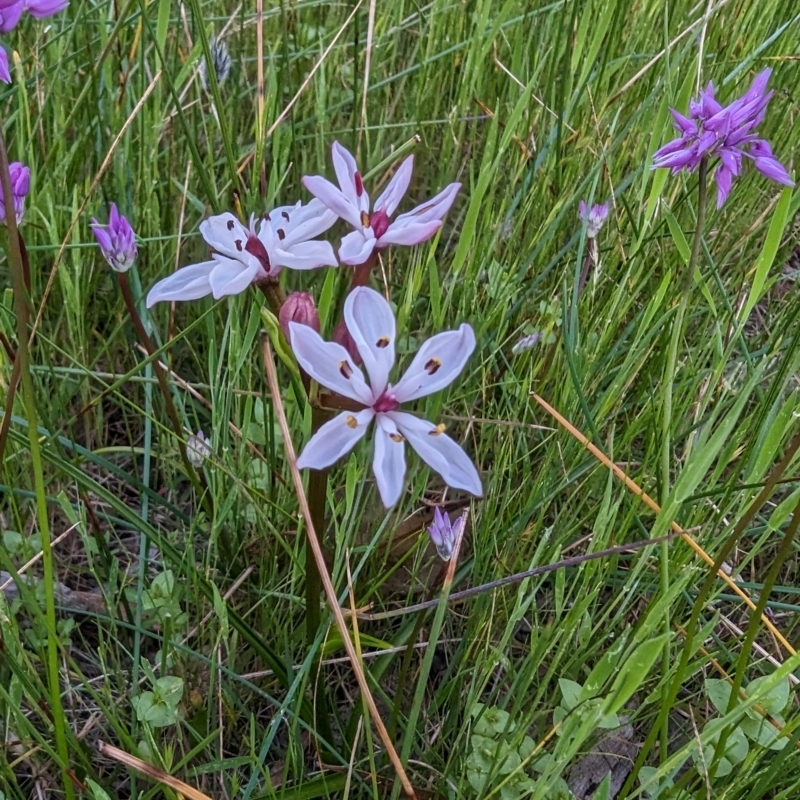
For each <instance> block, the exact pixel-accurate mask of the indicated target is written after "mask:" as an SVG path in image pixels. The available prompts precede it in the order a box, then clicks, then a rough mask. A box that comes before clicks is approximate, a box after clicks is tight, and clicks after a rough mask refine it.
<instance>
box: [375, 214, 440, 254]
mask: <svg viewBox="0 0 800 800" xmlns="http://www.w3.org/2000/svg"><path fill="white" fill-rule="evenodd" d="M441 227H442V223H441V222H440V221H439V220H433V221H432V222H409V221H408V220H405V221H401V220H400V218H399V217H398V218H397V220H395V221H394V222H393V223H392V224H391V225H390V226H389V227H388V228H387V229H386V232H385V233H384V234H383V236H381V238H380V239H378V247H388V246H389V245H390V244H402V245H405V246H406V247H410V246H411V245H414V244H421V243H422V242H427V241H428V239H430V238H431V236H433V235H434V234H435V233H436V231H438V230H439V228H441Z"/></svg>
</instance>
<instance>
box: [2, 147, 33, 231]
mask: <svg viewBox="0 0 800 800" xmlns="http://www.w3.org/2000/svg"><path fill="white" fill-rule="evenodd" d="M8 174H9V176H10V178H11V193H12V195H13V202H14V217H15V218H16V220H17V225H19V224H20V222H22V217H23V216H25V197H26V195H27V194H28V192H29V191H30V188H31V171H30V170H29V169H28V167H26V166H25V165H24V164H21V163H20V162H19V161H12V162H11V163H10V164H9V165H8ZM5 219H6V203H5V197H3V191H2V186H0V220H2V221H3V222H5Z"/></svg>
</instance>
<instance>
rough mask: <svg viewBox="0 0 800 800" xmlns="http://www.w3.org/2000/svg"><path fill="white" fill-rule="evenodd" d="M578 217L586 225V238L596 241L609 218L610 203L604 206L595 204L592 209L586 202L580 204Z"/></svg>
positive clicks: (582, 201)
mask: <svg viewBox="0 0 800 800" xmlns="http://www.w3.org/2000/svg"><path fill="white" fill-rule="evenodd" d="M578 216H579V217H580V218H581V220H582V221H583V222H585V223H586V236H587V238H589V239H596V238H597V234H598V233H600V228H602V227H603V224H604V223H605V221H606V219H607V217H608V201H606V202H605V203H603V204H602V205H599V204H595V205H593V206H592V207H591V209H590V208H589V207H588V206H587V205H586V202H585V201H584V200H581V202H580V203H579V204H578Z"/></svg>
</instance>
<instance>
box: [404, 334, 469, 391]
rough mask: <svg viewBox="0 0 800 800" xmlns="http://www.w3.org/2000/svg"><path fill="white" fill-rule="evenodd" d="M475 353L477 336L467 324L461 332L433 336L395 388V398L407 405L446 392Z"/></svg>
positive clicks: (421, 348)
mask: <svg viewBox="0 0 800 800" xmlns="http://www.w3.org/2000/svg"><path fill="white" fill-rule="evenodd" d="M474 349H475V333H474V332H473V330H472V328H471V327H470V326H469V325H467V323H466V322H465V323H463V324H462V325H461V327H460V328H459V329H458V330H457V331H445V332H444V333H437V334H436V335H435V336H431V338H430V339H428V340H427V341H426V342H424V343H423V345H422V347H420V349H419V350H418V351H417V354H416V355H415V356H414V360H413V361H412V362H411V365H410V366H409V368H408V369H407V370H406V373H405V375H403V377H402V378H401V379H400V380H399V382H398V383H397V385H396V386H393V387H392V394H393V395H394V396H395V398H396V399H397V401H398V402H399V403H407V402H408V401H409V400H416V399H417V398H418V397H425V395H428V394H432V393H433V392H438V391H439V390H440V389H444V387H445V386H449V385H450V384H451V383H452V382H453V381H454V380H455V379H456V378H457V377H458V376H459V374H460V373H461V370H462V369H464V365H465V364H466V363H467V359H468V358H469V357H470V356H471V355H472V351H473V350H474Z"/></svg>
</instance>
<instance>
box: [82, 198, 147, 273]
mask: <svg viewBox="0 0 800 800" xmlns="http://www.w3.org/2000/svg"><path fill="white" fill-rule="evenodd" d="M92 232H93V233H94V237H95V239H97V243H98V244H99V245H100V251H101V252H102V254H103V258H105V260H106V261H108V264H109V266H110V267H111V269H113V270H114V271H115V272H127V271H128V270H129V269H130V268H131V267H132V266H133V262H134V261H136V256H137V255H138V253H139V251H138V250H137V248H136V239H135V237H134V233H133V228H132V227H131V224H130V222H128V220H127V219H125V217H123V216H122V215H121V214H120V213H119V212H118V211H117V204H116V203H112V204H111V211H110V212H109V215H108V225H105V226H103V225H101V224H100V223H99V222H98V221H97V220H96V219H92Z"/></svg>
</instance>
